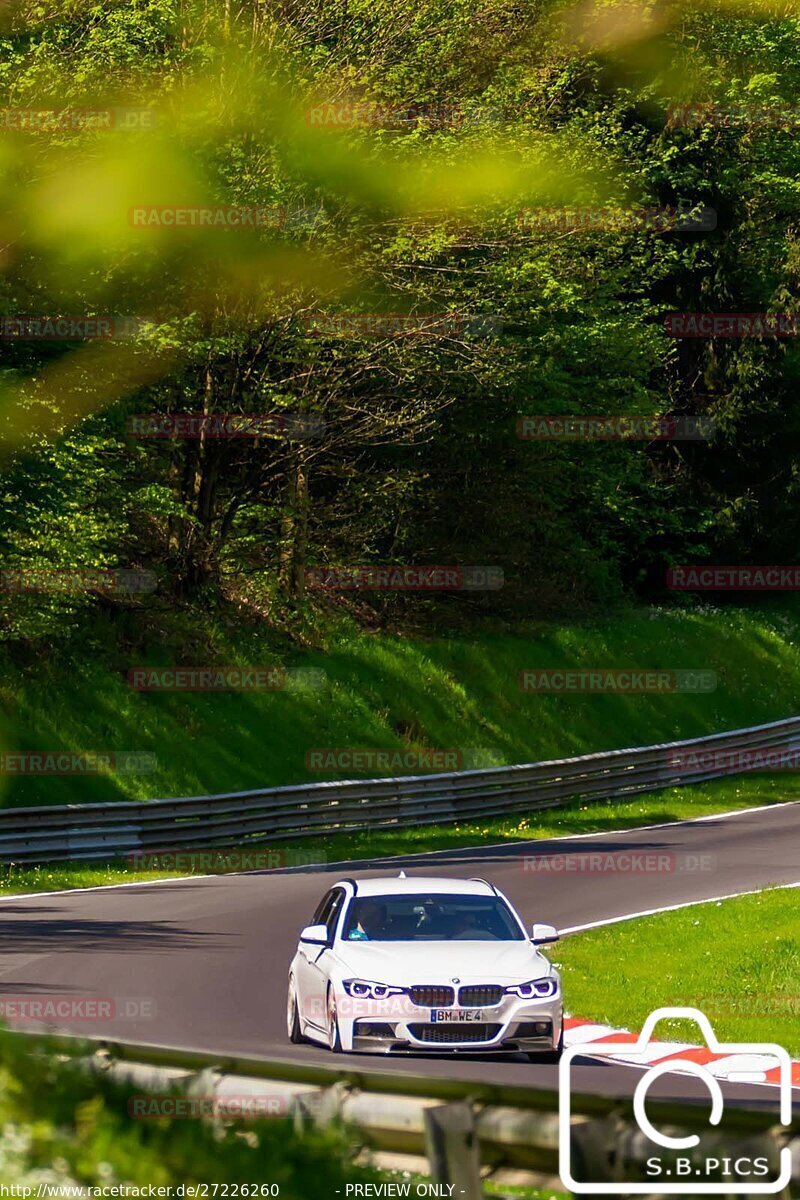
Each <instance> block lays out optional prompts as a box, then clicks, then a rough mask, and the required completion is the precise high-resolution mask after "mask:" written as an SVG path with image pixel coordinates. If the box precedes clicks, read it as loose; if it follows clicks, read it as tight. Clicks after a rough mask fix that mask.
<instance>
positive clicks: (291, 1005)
mask: <svg viewBox="0 0 800 1200" xmlns="http://www.w3.org/2000/svg"><path fill="white" fill-rule="evenodd" d="M286 1029H287V1032H288V1034H289V1041H290V1042H293V1043H294V1045H295V1046H299V1045H302V1043H303V1042H305V1040H306V1039H305V1038H304V1037H303V1031H302V1029H301V1028H300V1013H299V1011H298V1008H297V992H296V991H295V986H294V980H293V979H292V978H291V976H290V977H289V995H288V997H287V1000H286Z"/></svg>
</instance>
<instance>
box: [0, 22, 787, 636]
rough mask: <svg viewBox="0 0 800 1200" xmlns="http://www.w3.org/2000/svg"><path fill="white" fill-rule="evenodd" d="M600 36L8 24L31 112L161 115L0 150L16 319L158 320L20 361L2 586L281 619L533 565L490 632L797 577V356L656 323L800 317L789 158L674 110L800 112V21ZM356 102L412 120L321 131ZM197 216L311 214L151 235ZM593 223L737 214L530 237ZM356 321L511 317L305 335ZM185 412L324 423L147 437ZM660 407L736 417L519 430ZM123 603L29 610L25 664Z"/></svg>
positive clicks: (488, 602)
mask: <svg viewBox="0 0 800 1200" xmlns="http://www.w3.org/2000/svg"><path fill="white" fill-rule="evenodd" d="M602 11H603V10H598V12H596V13H592V14H583V15H584V17H585V18H586V19H585V20H583V18H581V19H580V24H581V29H580V32H576V22H577V21H578V20H579V19H578V18H577V17H576V14H575V13H574V12H573V11H572V10H571V9H570V8H569V7H564V6H552V5H546V6H542V5H535V4H532V3H523V4H522V5H521V6H520V4H518V3H514V4H512V3H510V2H509V0H492V3H491V4H489V5H488V6H487V5H486V4H478V3H477V0H458V2H455V0H448V3H443V2H442V0H424V2H423V3H422V4H420V5H416V6H414V8H413V9H412V10H399V11H398V10H397V9H396V6H393V5H391V4H387V3H384V2H381V3H378V4H374V3H370V4H365V3H357V4H355V5H352V4H351V5H349V6H348V8H347V10H346V13H345V15H344V16H343V15H342V10H341V8H340V6H338V5H334V4H332V3H329V2H328V0H318V2H316V3H314V4H311V5H304V6H303V7H302V9H300V8H298V7H297V6H289V7H286V6H283V7H281V8H272V7H268V6H265V5H262V4H256V3H251V0H241V3H240V4H238V5H236V6H225V5H222V4H218V5H214V4H212V5H206V4H203V5H201V4H199V3H194V2H193V0H148V2H143V3H136V4H135V5H123V6H118V5H114V4H106V3H99V4H97V5H95V6H94V7H93V8H92V9H91V10H90V11H89V10H84V9H80V8H78V7H76V6H74V5H72V4H58V5H56V6H55V7H54V8H53V9H48V10H47V11H45V10H44V9H41V8H40V7H38V6H36V5H32V4H29V5H27V6H22V7H21V8H19V9H17V10H15V12H14V14H13V15H12V16H10V17H9V18H8V20H7V21H6V24H5V27H4V30H3V37H2V41H0V91H1V92H2V93H3V97H4V103H5V104H6V105H8V106H9V107H12V108H14V107H30V108H42V107H46V106H54V107H61V106H67V105H68V106H75V107H95V108H97V107H100V108H103V107H109V106H114V107H115V109H119V108H125V107H126V106H127V107H131V106H133V107H136V106H139V107H141V106H145V107H147V108H148V109H150V110H152V113H153V118H154V120H153V123H152V124H151V125H145V126H144V127H141V126H139V125H137V126H136V128H135V129H134V130H133V131H126V130H125V129H123V128H115V129H113V130H111V129H102V128H100V129H92V128H88V129H80V128H78V129H72V128H66V129H62V130H59V131H57V132H54V131H49V132H41V131H40V132H38V133H36V132H30V131H28V132H26V131H24V130H16V131H15V130H13V129H9V130H6V131H4V133H3V142H2V153H1V154H0V159H1V160H2V161H0V167H2V170H0V190H2V193H3V201H4V211H6V214H7V215H6V218H5V219H6V222H7V227H6V234H7V237H6V240H7V242H8V243H9V245H14V246H15V247H18V248H17V249H15V251H14V253H13V254H8V255H7V256H6V259H4V262H3V266H4V268H5V269H4V273H3V280H2V290H1V292H0V302H2V305H3V307H4V309H5V311H6V312H7V313H9V314H21V313H40V314H43V313H50V314H54V313H56V314H57V313H66V312H71V313H78V314H79V313H84V314H102V313H104V312H105V313H112V312H116V313H118V314H120V315H127V316H130V317H134V316H135V317H138V318H139V319H140V324H139V332H138V334H137V335H136V336H135V337H130V338H127V339H121V338H120V339H116V340H114V339H112V340H111V342H110V343H109V344H105V345H96V344H94V345H93V344H91V343H85V344H81V343H80V342H73V343H63V342H61V343H58V342H57V343H47V342H37V341H26V340H17V341H13V342H6V343H5V344H4V348H3V357H4V360H5V367H4V370H3V374H2V377H1V379H0V381H2V384H3V387H2V396H0V406H1V407H2V411H3V416H4V422H5V437H4V441H5V446H6V455H5V460H4V463H3V468H2V480H3V483H2V496H3V506H2V513H0V517H2V530H1V531H0V562H2V565H3V567H5V568H6V569H8V568H18V567H20V566H21V565H25V566H27V567H29V568H36V567H38V566H39V565H42V564H45V563H48V564H50V565H51V566H60V565H61V564H64V565H71V566H81V565H86V564H94V565H100V564H101V563H102V564H104V565H106V566H109V567H111V566H115V565H119V566H123V567H125V566H135V567H140V568H144V569H154V570H155V571H156V572H157V574H158V576H159V581H160V582H159V589H160V594H161V595H160V598H161V600H162V601H167V602H169V603H176V602H177V603H184V602H185V603H189V604H193V603H200V602H201V601H202V600H204V599H205V598H207V597H208V595H209V588H210V589H211V590H212V592H213V593H214V594H215V595H221V596H222V597H227V598H228V599H233V600H234V602H235V603H238V602H240V601H241V600H242V598H245V597H246V600H247V604H248V606H250V608H251V610H252V611H253V612H257V613H259V614H260V615H261V616H268V619H270V620H273V621H275V622H276V623H278V624H280V623H281V622H288V623H291V621H292V620H293V616H292V613H293V612H295V611H296V609H297V606H298V605H302V603H303V601H302V593H303V583H304V576H305V570H306V567H307V566H308V565H310V564H311V565H313V564H314V563H318V562H328V563H334V564H335V563H338V562H350V563H354V562H360V561H365V560H376V561H380V562H385V561H390V562H417V563H420V562H445V563H446V562H459V561H460V562H473V563H480V562H487V561H488V562H492V563H496V564H497V565H499V566H502V567H503V569H504V571H505V574H506V578H507V580H508V587H507V588H506V589H505V590H504V591H503V592H502V593H501V594H499V595H493V596H490V597H480V596H477V597H475V596H473V597H471V598H469V599H468V600H466V601H465V602H464V603H463V604H462V605H461V610H462V615H463V618H464V620H465V621H467V622H468V623H469V622H472V621H474V620H476V619H478V620H479V619H482V617H483V615H484V614H485V613H486V611H487V610H488V609H489V608H492V609H493V610H494V611H497V610H498V609H499V610H500V611H501V612H503V613H504V614H505V615H506V616H513V617H520V616H522V617H527V616H531V615H533V616H538V615H552V614H554V613H562V612H564V611H565V609H567V608H569V609H572V610H575V609H577V610H580V611H587V612H588V611H591V610H592V609H596V608H598V607H601V606H604V605H608V604H610V603H612V604H613V603H617V602H619V600H620V599H621V598H622V597H623V596H625V595H626V594H630V593H632V592H633V593H637V594H639V595H645V596H653V595H659V594H661V593H662V592H663V589H664V571H665V568H666V566H667V565H668V564H669V563H670V562H675V561H682V560H686V559H691V558H697V557H705V558H707V557H712V558H716V559H717V560H719V561H725V560H726V559H727V560H734V561H742V560H744V561H765V560H769V559H772V560H774V561H781V560H784V561H787V560H791V558H792V556H793V555H794V554H796V546H797V543H798V535H800V528H799V527H798V518H797V511H798V506H797V503H796V499H797V488H798V482H797V471H796V467H795V458H796V451H797V438H798V432H799V431H800V414H798V412H797V395H798V389H797V380H798V377H800V370H799V369H798V363H800V359H798V354H797V351H796V346H795V345H794V344H793V342H792V340H791V339H790V340H789V341H788V342H775V341H769V340H767V341H762V340H759V339H735V340H724V339H722V340H720V339H716V340H714V341H711V342H708V341H703V340H700V341H696V342H695V341H686V340H681V339H672V338H669V337H667V336H665V334H664V331H663V328H662V318H663V316H664V314H665V313H667V312H669V311H671V310H693V309H700V310H709V311H715V310H717V311H731V310H733V311H749V310H763V309H767V310H772V311H786V310H790V309H791V308H792V306H793V304H794V302H795V295H796V291H797V276H798V261H799V260H798V253H797V243H796V236H795V231H794V223H795V219H796V214H797V211H798V194H797V184H796V179H797V175H798V166H800V163H799V162H798V157H797V156H798V151H797V143H796V139H795V138H793V137H792V135H791V132H788V131H786V130H782V129H768V128H766V129H765V128H758V127H755V128H749V127H747V126H744V127H739V128H730V129H718V128H715V127H713V126H702V125H701V126H700V127H698V128H693V129H684V128H680V127H675V126H674V125H671V124H670V123H669V121H668V119H667V118H668V110H669V106H670V105H671V104H675V103H678V102H680V103H686V102H697V101H700V102H706V101H711V100H713V101H716V102H718V103H720V104H744V105H747V104H758V105H766V106H769V105H775V104H780V103H786V104H791V103H792V100H793V97H794V96H795V95H796V94H797V83H798V79H799V78H800V45H798V31H797V26H796V22H795V21H794V19H793V18H792V17H788V16H787V17H786V18H783V19H776V18H766V17H764V18H760V17H758V16H756V17H755V18H754V19H752V20H742V19H741V18H740V17H739V16H738V15H737V16H728V15H726V14H725V13H722V12H715V13H714V14H711V13H709V12H708V11H705V10H702V9H701V10H698V11H694V10H693V8H692V7H691V6H687V8H686V10H685V11H683V10H681V13H680V14H678V12H677V10H675V12H671V13H670V14H669V15H667V14H664V15H663V16H662V17H661V18H659V21H658V22H654V21H653V19H652V18H651V15H650V14H648V11H647V10H646V9H644V8H643V9H642V10H638V9H637V8H635V7H633V8H631V7H630V6H628V7H626V8H625V10H624V12H620V13H619V14H616V16H615V18H614V20H611V19H610V18H608V20H604V19H603V18H602ZM331 101H333V102H336V103H339V104H349V103H350V102H356V101H357V102H362V103H364V104H366V105H373V106H374V105H382V106H384V109H385V111H387V112H394V113H395V114H398V113H400V114H402V113H403V112H406V117H405V119H403V120H400V121H399V122H398V120H397V119H396V118H393V119H390V120H388V122H387V121H384V122H383V125H384V126H386V127H381V123H380V122H379V123H378V126H377V127H372V126H370V124H369V123H367V125H366V127H362V126H359V125H358V124H357V123H356V125H354V126H353V127H348V128H339V129H336V128H326V127H324V126H322V127H321V126H318V125H317V124H315V121H314V119H313V118H312V117H311V116H309V112H310V110H311V109H313V106H314V105H315V104H316V105H320V104H323V105H324V104H325V103H329V102H331ZM409 106H412V107H411V108H409ZM413 106H416V107H413ZM420 106H422V107H420ZM425 106H427V107H425ZM176 203H178V204H185V205H193V206H201V207H202V206H204V205H212V204H223V205H256V206H267V208H270V207H272V208H274V211H275V212H276V213H280V212H281V211H285V220H284V219H283V218H280V219H276V222H275V224H274V227H270V228H264V229H260V230H258V229H245V228H242V229H197V228H196V229H188V228H182V229H179V228H145V229H141V228H136V227H135V226H133V225H132V224H131V218H130V217H129V216H128V213H129V209H131V208H132V207H136V206H142V205H145V206H146V205H159V204H167V205H174V204H176ZM565 203H566V204H582V205H593V206H598V207H604V206H605V207H607V208H608V207H617V208H619V209H630V208H636V207H638V206H642V205H650V206H655V207H660V208H664V207H667V208H669V207H672V208H675V207H676V206H687V205H688V206H697V205H707V206H710V207H712V208H714V209H715V211H716V213H717V217H718V224H717V228H716V230H714V231H711V232H706V233H683V232H676V231H671V232H670V231H668V232H658V231H655V230H652V229H641V228H627V229H626V228H624V227H618V228H597V229H578V230H555V231H554V230H552V229H541V228H536V227H535V226H534V227H533V228H525V227H524V226H523V225H521V224H520V223H519V221H518V219H517V214H518V213H519V211H520V210H526V211H528V212H531V211H535V210H536V209H537V207H538V206H541V205H545V206H547V205H558V204H565ZM352 312H360V313H362V314H369V313H376V312H377V313H397V312H400V313H406V314H420V313H428V314H431V313H439V314H444V313H456V314H461V315H462V316H463V317H465V318H474V317H483V318H491V319H492V320H494V321H495V327H494V330H493V332H491V333H490V335H489V336H485V335H483V334H480V335H473V334H470V333H469V332H465V331H464V329H462V328H461V327H458V328H456V329H455V330H453V331H451V332H449V333H447V334H445V335H444V336H443V335H441V334H432V333H430V332H429V333H427V334H414V335H408V334H406V335H401V336H388V337H387V336H383V337H381V336H355V337H353V336H344V335H337V334H332V333H327V334H325V333H323V334H319V333H317V334H316V335H311V336H310V335H309V330H308V328H307V325H306V324H305V323H304V322H305V320H306V318H307V317H308V316H309V314H314V313H326V314H334V315H335V314H339V316H342V315H346V314H348V313H352ZM100 409H102V410H103V415H102V416H99V415H97V413H98V410H100ZM187 412H194V413H199V412H204V413H206V414H212V415H213V414H223V413H234V414H247V413H257V414H261V415H262V416H263V415H265V414H268V413H275V412H281V413H284V414H289V415H290V416H291V414H297V413H302V414H304V415H305V416H306V417H314V418H316V419H317V420H318V421H319V422H320V425H319V429H320V430H321V431H322V432H320V433H319V434H318V435H316V436H314V437H309V438H302V437H301V438H293V437H286V436H264V437H259V438H249V439H248V438H236V439H228V440H223V439H214V438H208V439H192V438H189V439H186V438H176V437H172V438H156V439H149V440H148V439H147V438H141V437H138V436H136V434H132V433H131V431H130V427H129V424H128V422H129V420H130V418H132V417H133V416H135V415H136V414H141V413H145V414H155V415H158V416H159V417H169V416H171V415H175V414H180V413H187ZM665 413H677V414H681V413H700V414H706V415H710V416H712V417H713V418H714V420H715V421H716V423H717V426H718V432H717V435H716V437H715V438H714V440H713V441H712V442H711V443H699V444H682V443H659V442H652V443H650V444H648V443H646V442H625V443H615V442H600V443H595V444H585V443H579V444H567V443H559V442H536V441H534V442H526V441H520V440H519V439H518V438H517V437H516V436H515V424H516V421H517V418H519V417H521V416H525V415H536V414H545V415H546V414H553V415H599V414H621V415H625V414H640V415H646V414H665ZM417 600H418V598H414V600H413V601H412V603H411V604H407V603H404V602H401V601H398V600H396V599H395V600H391V599H386V598H383V599H382V598H380V597H371V598H368V602H366V601H365V602H364V604H363V606H362V608H363V611H362V614H361V615H362V617H363V618H364V619H367V620H370V621H372V620H374V619H375V610H379V612H380V614H381V615H382V617H383V618H384V619H386V620H389V621H391V620H395V619H402V620H407V619H408V618H409V615H410V612H411V611H412V610H413V609H414V608H416V609H417V610H419V608H420V607H421V606H420V605H419V604H418V603H417ZM97 603H98V601H97V598H96V597H92V596H90V595H85V596H83V597H78V598H76V597H72V598H70V601H69V603H65V602H64V600H63V598H59V599H54V598H53V596H51V595H46V594H43V595H38V596H35V595H26V596H24V597H22V598H14V599H13V600H12V599H11V598H9V597H6V598H5V600H4V603H3V605H2V613H1V614H0V620H2V627H3V629H4V632H5V634H6V636H8V637H11V638H15V639H18V640H20V639H31V638H33V639H35V638H39V637H45V636H52V635H56V636H60V635H62V634H63V633H65V632H69V630H70V629H72V628H73V625H72V623H71V616H72V614H73V613H74V612H75V611H77V610H78V609H80V608H83V607H86V606H96V605H97ZM139 603H140V602H139V600H137V602H136V605H134V606H133V607H134V609H136V608H137V607H138V606H139ZM154 603H155V601H154ZM121 607H123V605H122V604H121V603H118V604H117V605H116V608H117V610H118V609H119V608H121ZM444 607H445V610H447V602H445V605H444ZM367 609H368V610H369V611H366V610H367ZM431 617H432V613H431V612H428V613H427V614H426V616H425V619H426V620H429V619H431Z"/></svg>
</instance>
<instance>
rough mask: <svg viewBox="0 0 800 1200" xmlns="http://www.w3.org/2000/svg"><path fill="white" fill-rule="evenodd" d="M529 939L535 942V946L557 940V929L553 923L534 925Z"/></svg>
mask: <svg viewBox="0 0 800 1200" xmlns="http://www.w3.org/2000/svg"><path fill="white" fill-rule="evenodd" d="M531 941H532V942H535V943H536V945H537V946H541V945H543V944H546V943H547V942H557V941H558V930H557V929H556V927H555V926H554V925H539V924H537V925H534V927H533V934H532V937H531Z"/></svg>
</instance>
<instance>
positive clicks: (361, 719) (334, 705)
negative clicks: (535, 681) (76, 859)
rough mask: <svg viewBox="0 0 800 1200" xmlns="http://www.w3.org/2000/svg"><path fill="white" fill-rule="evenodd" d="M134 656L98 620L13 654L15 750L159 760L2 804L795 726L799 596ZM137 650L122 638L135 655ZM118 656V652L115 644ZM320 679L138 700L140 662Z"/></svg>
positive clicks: (157, 648)
mask: <svg viewBox="0 0 800 1200" xmlns="http://www.w3.org/2000/svg"><path fill="white" fill-rule="evenodd" d="M169 620H170V618H169V616H168V615H167V616H165V617H164V622H163V628H162V629H161V630H160V632H152V636H150V635H148V638H147V639H146V641H147V644H148V646H149V647H150V649H149V652H148V654H147V655H145V654H143V653H141V652H139V651H137V650H136V649H132V648H128V649H123V639H121V637H120V636H119V632H118V630H115V629H112V628H110V627H104V626H103V625H102V621H100V620H99V619H98V622H96V625H97V629H96V630H93V632H92V636H93V637H94V638H95V640H94V641H92V640H91V638H90V637H89V635H88V634H87V640H86V643H85V647H84V649H83V650H82V651H81V652H80V654H78V653H77V651H75V649H74V648H73V649H72V650H70V651H69V653H67V651H64V650H62V648H58V653H54V654H52V655H51V656H49V659H48V661H47V662H42V661H41V660H40V659H35V660H34V661H28V660H27V659H26V660H25V661H24V662H23V661H22V658H23V657H24V656H22V655H21V652H20V651H19V650H17V651H14V654H15V655H16V657H14V658H12V657H10V653H11V652H7V653H6V656H5V659H4V661H3V662H2V664H0V666H1V667H2V674H1V676H0V677H1V678H2V684H1V685H0V712H2V713H3V717H4V731H3V732H4V738H3V741H4V748H5V749H6V750H10V751H20V750H21V751H26V750H27V751H33V750H52V749H66V750H72V751H85V750H101V751H107V750H115V751H120V750H123V751H124V750H128V751H138V752H145V753H148V754H152V755H154V756H155V760H156V766H155V769H154V770H152V771H151V772H150V773H145V774H122V773H119V772H116V773H114V772H112V773H110V774H106V775H101V776H64V777H41V776H39V777H37V776H16V777H12V776H10V775H5V776H2V777H0V779H1V780H2V784H3V793H2V796H1V797H0V803H2V804H4V805H13V806H19V805H28V804H57V803H67V802H68V803H82V802H91V801H112V800H123V799H130V798H134V799H135V798H139V799H147V798H153V797H157V796H180V795H192V794H202V793H207V792H216V791H235V790H239V789H247V788H257V787H264V786H269V785H273V784H281V783H284V784H285V783H294V782H302V781H309V780H318V779H323V778H337V777H343V776H344V775H347V774H352V772H346V771H345V772H339V774H338V776H337V774H336V773H335V772H331V773H329V774H327V775H321V774H315V773H314V772H311V771H309V770H308V769H307V767H306V764H305V755H306V753H307V752H308V751H309V750H311V749H313V748H317V747H328V746H344V747H348V746H350V747H373V748H383V747H396V748H405V749H408V748H410V749H415V750H424V749H430V748H444V749H466V750H473V751H474V750H480V751H482V752H483V757H482V758H481V759H480V760H479V761H483V762H486V763H497V764H500V763H514V762H522V761H526V760H528V761H530V760H536V759H543V758H558V757H562V756H566V755H573V754H581V753H586V752H589V751H593V750H605V749H614V748H620V747H624V746H630V745H637V744H646V743H649V742H654V741H661V740H664V741H667V740H670V739H673V738H680V737H690V736H693V735H697V734H702V733H708V732H715V731H718V730H724V729H732V728H736V727H738V726H741V725H748V724H752V723H754V722H759V721H768V720H771V719H777V718H779V717H783V716H787V715H790V714H792V713H793V712H795V711H797V709H798V703H800V638H799V637H798V632H800V610H798V608H797V605H795V604H794V603H793V602H792V601H782V602H781V603H780V604H778V603H775V604H772V605H761V606H759V607H758V608H756V607H752V608H748V609H734V608H724V609H713V608H710V607H708V606H704V607H698V608H694V609H686V608H675V609H654V610H638V611H635V612H633V611H631V612H625V613H621V614H618V615H614V616H611V617H609V618H608V619H606V620H604V621H601V622H595V623H592V624H581V625H551V626H537V627H536V628H535V629H531V630H530V631H520V632H518V633H516V634H513V635H512V634H482V635H479V636H474V637H472V638H471V639H469V640H466V639H464V638H458V639H456V638H436V639H432V640H427V641H426V640H423V639H421V638H413V637H401V636H390V635H387V634H375V635H372V634H368V633H363V632H357V631H354V630H353V629H346V630H344V629H342V630H339V631H338V632H336V633H333V634H331V635H330V636H329V638H328V640H327V641H326V643H325V644H324V645H321V646H318V647H316V648H313V649H307V650H297V649H295V650H291V651H287V649H286V646H287V643H286V640H285V638H284V639H279V638H278V637H277V636H276V634H275V632H274V631H270V630H269V629H263V628H261V627H252V626H251V627H242V628H237V627H236V626H235V625H231V624H229V625H227V626H226V625H224V624H222V623H221V622H219V621H217V623H213V622H211V620H210V619H209V624H208V626H207V627H203V628H196V629H195V628H193V629H191V630H187V629H186V628H181V627H179V626H178V625H177V618H175V621H174V623H173V626H170V625H169ZM126 644H127V643H126ZM109 646H112V647H113V650H112V649H109ZM277 662H281V663H283V664H284V665H286V666H289V667H310V668H314V669H317V670H322V671H324V672H325V679H326V682H325V684H324V686H323V687H322V688H321V689H320V690H317V691H314V690H311V691H299V692H288V691H287V692H272V693H264V692H260V693H257V692H250V693H214V694H190V693H183V694H180V693H171V694H163V693H162V694H153V693H148V694H144V693H137V692H134V691H132V690H131V689H130V688H129V687H128V685H127V683H126V680H125V674H126V671H127V670H128V669H129V668H130V667H132V666H136V665H142V664H144V663H146V664H148V665H154V664H159V665H174V664H183V665H200V664H208V663H213V664H217V665H219V664H225V665H227V664H238V665H268V664H275V663H277ZM537 666H539V667H547V666H550V667H562V666H585V667H594V666H615V667H619V666H630V667H654V668H661V669H667V668H676V669H680V668H702V669H705V670H713V671H716V673H717V678H718V685H717V688H716V690H715V691H713V692H710V693H701V694H667V695H591V694H578V695H574V694H573V695H542V694H522V693H521V692H520V690H519V688H518V684H517V678H518V673H519V672H520V670H522V669H524V668H529V667H537Z"/></svg>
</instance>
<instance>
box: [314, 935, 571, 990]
mask: <svg viewBox="0 0 800 1200" xmlns="http://www.w3.org/2000/svg"><path fill="white" fill-rule="evenodd" d="M336 951H337V956H338V958H339V959H340V961H341V962H342V963H343V965H344V966H345V968H346V970H347V971H348V972H349V973H350V974H352V975H354V976H357V977H358V978H362V979H369V980H373V981H375V982H377V983H391V984H397V985H403V986H406V985H408V984H430V983H437V984H439V983H442V984H444V983H451V982H452V980H453V977H454V976H455V977H457V978H458V979H460V980H461V982H463V983H467V982H470V983H471V982H474V981H476V980H477V981H481V982H486V983H495V982H496V983H513V982H515V981H517V982H522V981H524V980H527V979H537V978H540V977H541V976H543V975H549V974H550V971H551V970H552V968H551V966H550V963H549V962H548V960H547V959H546V958H545V957H544V955H543V954H540V953H539V951H538V950H537V949H536V948H535V946H534V945H533V944H532V943H531V942H461V941H459V942H341V943H340V944H339V945H338V946H337V948H336Z"/></svg>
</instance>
